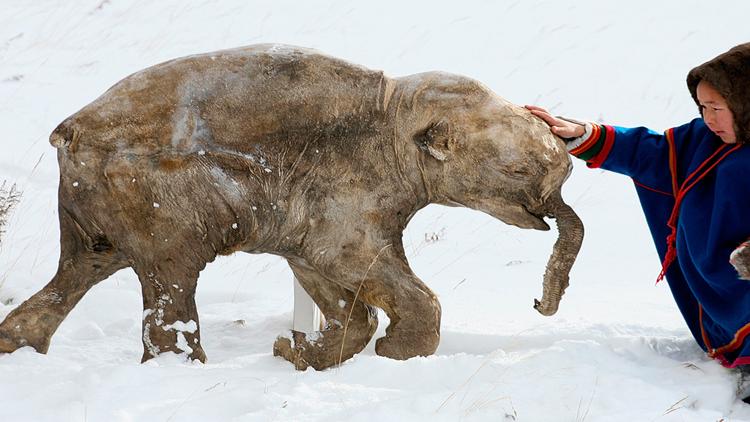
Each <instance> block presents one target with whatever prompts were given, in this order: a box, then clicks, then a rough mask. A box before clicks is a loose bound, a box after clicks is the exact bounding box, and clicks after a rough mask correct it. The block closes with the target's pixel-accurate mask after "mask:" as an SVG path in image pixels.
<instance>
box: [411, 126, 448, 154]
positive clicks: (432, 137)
mask: <svg viewBox="0 0 750 422" xmlns="http://www.w3.org/2000/svg"><path fill="white" fill-rule="evenodd" d="M415 141H416V142H417V145H418V146H419V148H420V149H421V150H422V151H426V152H427V153H429V154H430V155H431V156H432V157H433V158H435V159H437V160H440V161H445V160H447V159H449V158H450V157H451V154H452V153H453V150H454V149H455V147H456V144H457V141H456V138H455V134H454V133H453V131H452V129H451V125H450V124H449V123H448V122H447V121H445V120H440V121H438V122H437V123H433V124H432V125H430V126H429V127H428V128H427V129H426V130H425V131H424V132H422V133H420V134H418V135H417V136H415Z"/></svg>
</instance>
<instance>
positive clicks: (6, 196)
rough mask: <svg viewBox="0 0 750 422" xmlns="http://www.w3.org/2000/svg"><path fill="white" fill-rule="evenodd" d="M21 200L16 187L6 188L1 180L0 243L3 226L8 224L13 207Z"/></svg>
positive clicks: (5, 184) (3, 232) (3, 231)
mask: <svg viewBox="0 0 750 422" xmlns="http://www.w3.org/2000/svg"><path fill="white" fill-rule="evenodd" d="M20 200H21V192H20V191H19V190H18V189H17V188H16V185H15V184H14V185H11V186H10V187H8V186H7V183H6V182H5V181H4V180H3V182H2V184H0V241H2V238H3V234H5V225H6V224H7V223H8V218H9V217H10V214H11V211H13V207H15V206H16V204H18V201H20Z"/></svg>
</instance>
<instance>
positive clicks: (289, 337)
mask: <svg viewBox="0 0 750 422" xmlns="http://www.w3.org/2000/svg"><path fill="white" fill-rule="evenodd" d="M276 338H277V339H280V338H285V339H287V340H289V343H290V344H291V347H292V349H294V345H295V343H294V335H293V334H292V332H291V331H287V332H286V333H284V334H279V335H278V336H277V337H276Z"/></svg>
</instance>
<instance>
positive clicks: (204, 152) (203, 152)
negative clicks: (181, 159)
mask: <svg viewBox="0 0 750 422" xmlns="http://www.w3.org/2000/svg"><path fill="white" fill-rule="evenodd" d="M198 155H206V151H204V150H200V151H198Z"/></svg>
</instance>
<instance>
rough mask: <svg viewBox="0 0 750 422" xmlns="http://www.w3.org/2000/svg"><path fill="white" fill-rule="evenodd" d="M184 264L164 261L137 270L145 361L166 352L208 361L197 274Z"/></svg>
mask: <svg viewBox="0 0 750 422" xmlns="http://www.w3.org/2000/svg"><path fill="white" fill-rule="evenodd" d="M183 264H184V263H179V264H178V263H175V262H172V261H171V260H165V261H162V262H159V263H158V264H151V265H143V266H138V268H136V273H137V274H138V278H139V280H140V282H141V289H142V292H143V331H142V340H143V357H142V359H141V361H142V362H145V361H147V360H149V359H151V358H153V357H156V356H158V355H159V354H161V353H166V352H174V353H187V355H188V357H190V358H191V359H196V360H199V361H201V362H205V361H206V354H205V353H204V352H203V347H201V344H200V325H199V322H198V310H197V308H196V306H195V288H196V284H197V281H198V271H193V270H188V268H190V267H189V266H188V265H183Z"/></svg>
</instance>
